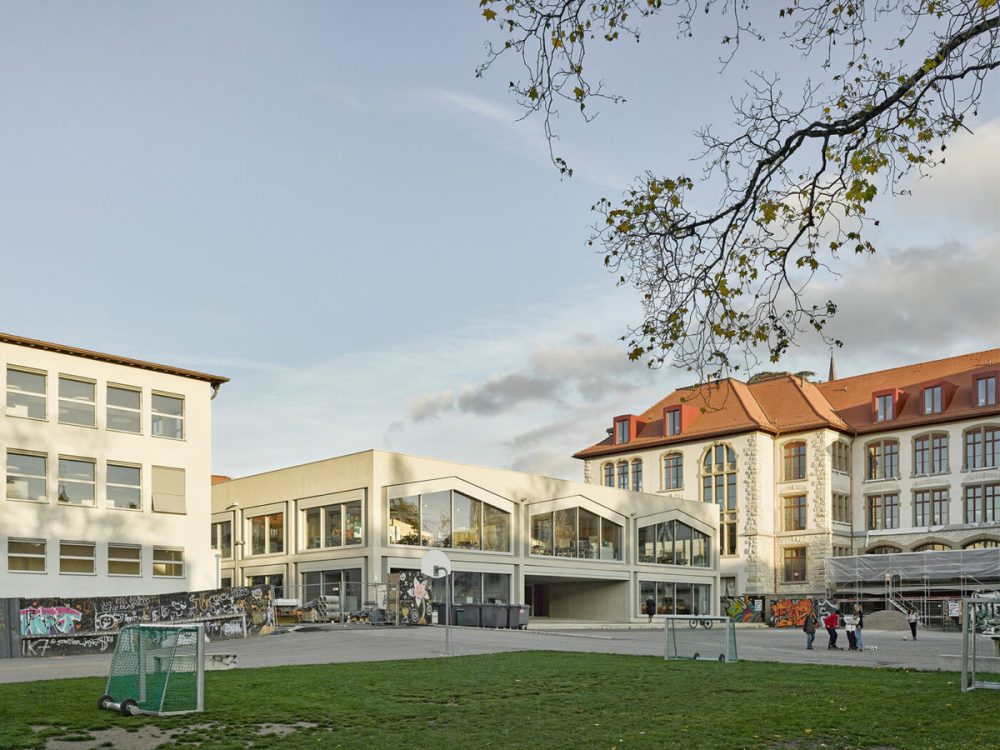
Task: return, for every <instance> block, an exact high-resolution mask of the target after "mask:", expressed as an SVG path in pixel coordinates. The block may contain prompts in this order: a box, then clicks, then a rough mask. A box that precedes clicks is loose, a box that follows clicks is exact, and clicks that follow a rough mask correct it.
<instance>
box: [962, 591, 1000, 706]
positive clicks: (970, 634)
mask: <svg viewBox="0 0 1000 750" xmlns="http://www.w3.org/2000/svg"><path fill="white" fill-rule="evenodd" d="M976 688H988V689H992V690H1000V598H993V599H986V598H972V599H963V600H962V691H963V692H965V691H967V690H975V689H976Z"/></svg>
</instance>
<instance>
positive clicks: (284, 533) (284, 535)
mask: <svg viewBox="0 0 1000 750" xmlns="http://www.w3.org/2000/svg"><path fill="white" fill-rule="evenodd" d="M274 516H281V549H279V550H275V549H272V544H271V542H272V536H273V535H272V534H271V528H272V522H271V519H272V518H273V517H274ZM258 518H262V519H264V523H263V529H264V536H263V543H264V547H263V549H264V551H263V552H256V551H254V521H255V520H256V519H258ZM247 528H248V529H249V530H250V533H249V534H248V537H249V539H250V552H249V554H247V557H265V556H268V555H286V554H289V553H288V551H287V550H288V524H287V523H286V519H285V509H284V508H282V509H281V510H274V511H271V512H270V513H256V514H254V515H252V516H247Z"/></svg>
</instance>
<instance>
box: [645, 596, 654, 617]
mask: <svg viewBox="0 0 1000 750" xmlns="http://www.w3.org/2000/svg"><path fill="white" fill-rule="evenodd" d="M646 614H647V615H649V622H652V621H653V615H655V614H656V602H655V601H654V600H653V597H650V598H649V599H647V600H646Z"/></svg>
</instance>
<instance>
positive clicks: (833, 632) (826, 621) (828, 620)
mask: <svg viewBox="0 0 1000 750" xmlns="http://www.w3.org/2000/svg"><path fill="white" fill-rule="evenodd" d="M839 624H840V610H839V609H835V610H834V611H833V612H831V613H830V614H828V615H827V616H826V617H824V618H823V626H824V627H825V628H826V632H827V634H828V635H829V636H830V643H829V644H827V649H828V650H834V651H843V650H844V649H843V648H841V647H840V646H838V645H837V625H839Z"/></svg>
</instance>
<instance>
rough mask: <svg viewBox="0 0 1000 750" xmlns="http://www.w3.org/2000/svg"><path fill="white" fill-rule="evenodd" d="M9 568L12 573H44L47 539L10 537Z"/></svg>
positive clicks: (8, 549) (8, 541) (8, 543)
mask: <svg viewBox="0 0 1000 750" xmlns="http://www.w3.org/2000/svg"><path fill="white" fill-rule="evenodd" d="M7 570H9V571H11V572H12V573H15V572H16V573H44V572H45V541H44V540H41V539H8V540H7Z"/></svg>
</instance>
